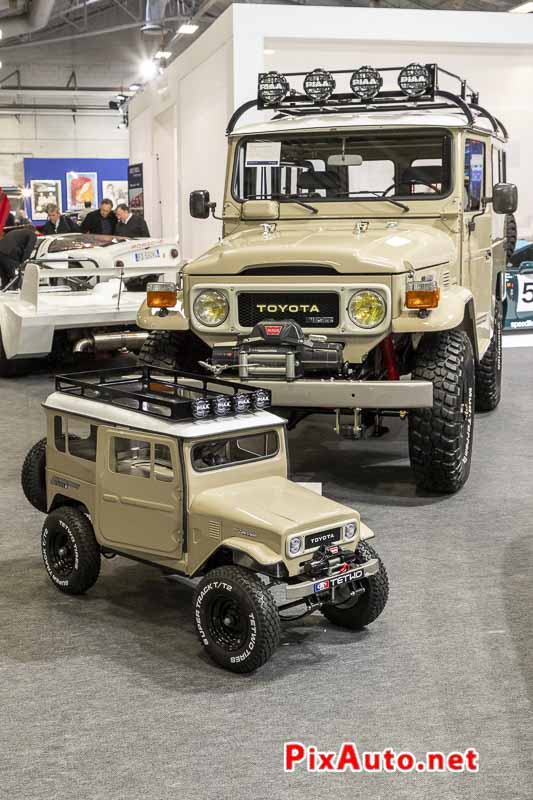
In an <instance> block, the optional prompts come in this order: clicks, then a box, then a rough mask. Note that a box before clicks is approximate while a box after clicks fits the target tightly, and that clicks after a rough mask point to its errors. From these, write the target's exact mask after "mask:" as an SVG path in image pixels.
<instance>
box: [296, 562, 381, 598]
mask: <svg viewBox="0 0 533 800" xmlns="http://www.w3.org/2000/svg"><path fill="white" fill-rule="evenodd" d="M343 566H346V564H344V565H343ZM378 571H379V561H378V559H377V558H371V559H370V561H365V563H364V564H355V565H350V569H347V570H345V571H344V572H342V571H340V570H338V571H337V572H334V573H333V574H332V575H325V576H322V577H320V578H315V579H314V580H310V581H302V582H301V583H293V584H288V585H287V589H286V591H287V600H288V602H290V603H293V602H294V601H295V600H303V599H304V598H306V597H317V598H318V599H319V600H320V599H321V595H322V597H327V596H328V595H330V596H331V595H334V593H335V590H336V589H338V588H340V587H341V586H346V585H347V584H350V583H354V582H356V581H361V580H364V579H365V578H369V577H370V576H371V575H375V574H376V572H378Z"/></svg>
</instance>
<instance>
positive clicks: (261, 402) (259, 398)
mask: <svg viewBox="0 0 533 800" xmlns="http://www.w3.org/2000/svg"><path fill="white" fill-rule="evenodd" d="M252 403H253V407H254V408H255V409H256V411H261V410H262V409H263V408H268V407H269V405H270V392H267V391H265V390H264V389H257V391H255V392H253V393H252Z"/></svg>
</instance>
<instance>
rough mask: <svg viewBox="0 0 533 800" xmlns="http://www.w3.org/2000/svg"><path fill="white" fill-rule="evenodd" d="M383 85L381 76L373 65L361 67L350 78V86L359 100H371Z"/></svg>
mask: <svg viewBox="0 0 533 800" xmlns="http://www.w3.org/2000/svg"><path fill="white" fill-rule="evenodd" d="M382 86H383V78H382V77H381V75H380V74H379V72H378V71H377V69H374V68H373V67H361V68H360V69H357V70H356V71H355V72H354V73H353V75H352V77H351V78H350V88H351V90H352V92H353V93H354V94H356V95H357V97H360V98H361V100H372V98H373V97H375V96H376V95H377V94H378V93H379V92H380V91H381V87H382Z"/></svg>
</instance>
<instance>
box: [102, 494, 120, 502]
mask: <svg viewBox="0 0 533 800" xmlns="http://www.w3.org/2000/svg"><path fill="white" fill-rule="evenodd" d="M102 500H105V502H106V503H118V502H119V500H118V495H116V494H107V493H106V494H103V495H102Z"/></svg>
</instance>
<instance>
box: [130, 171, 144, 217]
mask: <svg viewBox="0 0 533 800" xmlns="http://www.w3.org/2000/svg"><path fill="white" fill-rule="evenodd" d="M128 205H129V207H130V209H131V211H132V213H133V214H141V216H144V183H143V165H142V164H130V165H129V167H128Z"/></svg>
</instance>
